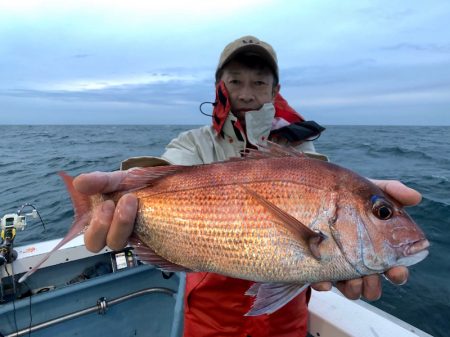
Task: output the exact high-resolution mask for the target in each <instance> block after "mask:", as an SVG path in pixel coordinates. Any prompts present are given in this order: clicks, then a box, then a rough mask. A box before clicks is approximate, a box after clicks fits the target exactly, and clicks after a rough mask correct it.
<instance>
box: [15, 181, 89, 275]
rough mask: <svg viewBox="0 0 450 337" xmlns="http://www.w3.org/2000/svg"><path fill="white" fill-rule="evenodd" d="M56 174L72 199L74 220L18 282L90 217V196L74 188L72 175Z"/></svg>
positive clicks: (80, 231)
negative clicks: (60, 237) (54, 244)
mask: <svg viewBox="0 0 450 337" xmlns="http://www.w3.org/2000/svg"><path fill="white" fill-rule="evenodd" d="M58 174H59V176H60V177H61V178H62V179H63V180H64V183H65V185H66V188H67V191H68V192H69V194H70V198H71V199H72V204H73V209H74V220H73V222H72V226H71V228H70V230H69V232H68V233H67V234H66V236H65V237H64V238H63V239H62V240H61V241H60V242H59V243H58V244H57V245H56V246H55V247H54V248H53V249H52V250H51V251H50V252H48V253H47V254H46V255H45V256H44V257H43V258H42V260H40V261H39V263H38V264H36V265H35V266H34V267H33V268H32V269H30V270H29V271H28V272H27V273H26V274H24V275H23V276H22V277H21V278H20V279H19V283H22V282H24V281H25V280H26V279H27V278H28V277H29V276H30V275H31V274H34V272H35V271H36V270H38V268H39V267H40V266H41V265H42V264H43V263H44V262H45V261H47V260H48V258H49V257H50V256H51V255H52V254H53V253H54V252H55V251H57V250H58V249H59V248H61V247H62V246H64V245H65V244H66V243H67V242H69V241H71V240H73V239H74V238H76V237H77V236H79V235H81V234H83V233H84V231H85V229H86V228H87V226H88V224H89V221H90V219H91V208H92V200H91V197H90V196H88V195H85V194H82V193H80V192H78V191H77V190H75V188H74V187H73V179H74V178H73V177H71V176H69V175H68V174H66V173H65V172H59V173H58Z"/></svg>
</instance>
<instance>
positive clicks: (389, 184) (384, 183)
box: [371, 179, 422, 206]
mask: <svg viewBox="0 0 450 337" xmlns="http://www.w3.org/2000/svg"><path fill="white" fill-rule="evenodd" d="M371 181H372V182H373V183H374V184H376V185H377V186H378V187H380V188H381V189H382V190H383V191H385V192H386V193H387V194H389V195H390V196H391V197H393V198H394V199H395V200H397V201H398V202H400V203H401V204H403V205H405V206H414V205H417V204H418V203H419V202H420V201H421V200H422V195H421V194H420V193H419V192H417V191H416V190H414V189H412V188H409V187H408V186H406V185H404V184H402V183H401V182H400V181H397V180H376V179H371Z"/></svg>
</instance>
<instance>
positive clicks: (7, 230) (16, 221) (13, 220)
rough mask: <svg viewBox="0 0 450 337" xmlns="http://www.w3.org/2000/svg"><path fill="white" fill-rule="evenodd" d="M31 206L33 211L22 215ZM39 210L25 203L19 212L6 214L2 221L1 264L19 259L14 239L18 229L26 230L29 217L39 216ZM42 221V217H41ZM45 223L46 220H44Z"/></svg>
mask: <svg viewBox="0 0 450 337" xmlns="http://www.w3.org/2000/svg"><path fill="white" fill-rule="evenodd" d="M27 206H30V207H32V208H33V211H32V212H31V213H26V214H24V215H22V211H23V209H24V208H25V207H27ZM38 216H39V218H41V217H40V215H39V212H38V211H37V209H36V208H35V207H34V206H33V205H30V204H25V205H23V206H22V207H21V208H20V209H19V210H18V211H17V213H10V214H5V215H4V216H3V217H2V218H1V221H0V266H2V265H4V264H6V263H11V262H13V261H14V260H15V259H17V252H16V251H15V250H14V249H13V246H14V239H15V237H16V233H17V231H18V230H22V231H23V230H24V229H25V227H26V225H27V217H32V218H37V217H38ZM41 222H42V218H41ZM42 225H44V222H42ZM44 229H45V225H44Z"/></svg>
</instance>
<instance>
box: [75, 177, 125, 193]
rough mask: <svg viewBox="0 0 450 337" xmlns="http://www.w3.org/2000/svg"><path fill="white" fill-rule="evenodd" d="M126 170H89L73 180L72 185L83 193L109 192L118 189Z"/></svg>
mask: <svg viewBox="0 0 450 337" xmlns="http://www.w3.org/2000/svg"><path fill="white" fill-rule="evenodd" d="M126 174H127V171H115V172H91V173H83V174H80V175H79V176H78V177H76V178H75V179H74V180H73V186H74V187H75V189H76V190H77V191H78V192H81V193H83V194H88V195H92V194H97V193H109V192H113V191H117V190H119V187H120V183H121V182H122V181H123V179H124V178H125V177H126Z"/></svg>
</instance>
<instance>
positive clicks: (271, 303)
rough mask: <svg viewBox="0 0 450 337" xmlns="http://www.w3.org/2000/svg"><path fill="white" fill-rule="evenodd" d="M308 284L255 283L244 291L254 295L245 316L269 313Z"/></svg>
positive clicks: (285, 302)
mask: <svg viewBox="0 0 450 337" xmlns="http://www.w3.org/2000/svg"><path fill="white" fill-rule="evenodd" d="M308 286H309V284H295V283H294V284H293V283H255V284H253V285H252V286H251V287H250V288H249V289H248V290H247V292H246V293H245V294H246V295H248V296H252V297H256V298H255V301H254V302H253V305H252V307H251V309H250V311H249V312H247V313H246V314H245V316H259V315H263V314H271V313H273V312H275V311H277V310H278V309H280V308H281V307H283V306H284V305H286V304H288V303H289V302H290V301H291V300H292V299H293V298H294V297H296V296H297V295H299V294H300V293H301V292H302V291H303V290H305V289H306V288H307V287H308Z"/></svg>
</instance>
